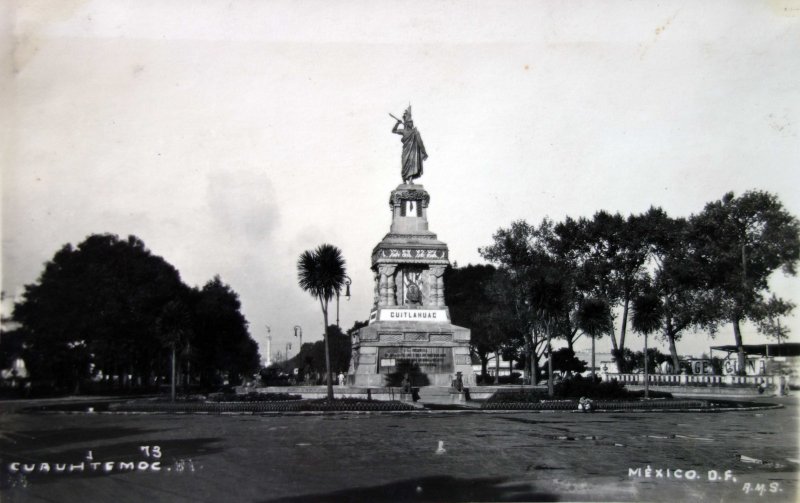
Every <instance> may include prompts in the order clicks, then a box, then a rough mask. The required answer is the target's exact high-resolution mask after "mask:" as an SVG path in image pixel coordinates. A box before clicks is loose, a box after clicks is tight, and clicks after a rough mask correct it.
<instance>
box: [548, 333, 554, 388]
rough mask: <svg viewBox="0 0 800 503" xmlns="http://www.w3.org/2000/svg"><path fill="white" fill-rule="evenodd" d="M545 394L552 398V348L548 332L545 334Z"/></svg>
mask: <svg viewBox="0 0 800 503" xmlns="http://www.w3.org/2000/svg"><path fill="white" fill-rule="evenodd" d="M547 394H548V395H549V396H550V398H552V397H553V346H551V345H550V331H549V330H548V332H547Z"/></svg>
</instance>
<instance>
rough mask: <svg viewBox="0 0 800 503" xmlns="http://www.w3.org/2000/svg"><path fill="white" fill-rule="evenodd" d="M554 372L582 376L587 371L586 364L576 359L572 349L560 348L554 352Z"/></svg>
mask: <svg viewBox="0 0 800 503" xmlns="http://www.w3.org/2000/svg"><path fill="white" fill-rule="evenodd" d="M553 370H557V371H560V372H574V373H576V374H581V373H583V372H585V371H586V362H585V361H583V360H581V359H579V358H578V357H576V356H575V351H573V350H571V349H570V348H560V349H558V350H556V351H554V352H553Z"/></svg>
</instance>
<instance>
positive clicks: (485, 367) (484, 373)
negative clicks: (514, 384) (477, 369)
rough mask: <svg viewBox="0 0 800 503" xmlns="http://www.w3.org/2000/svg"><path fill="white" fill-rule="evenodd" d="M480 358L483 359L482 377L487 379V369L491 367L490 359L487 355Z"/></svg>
mask: <svg viewBox="0 0 800 503" xmlns="http://www.w3.org/2000/svg"><path fill="white" fill-rule="evenodd" d="M478 357H479V358H480V359H481V376H482V377H483V378H485V377H486V375H487V373H488V369H487V367H488V366H489V358H487V357H486V356H485V355H479V356H478ZM484 384H485V383H484Z"/></svg>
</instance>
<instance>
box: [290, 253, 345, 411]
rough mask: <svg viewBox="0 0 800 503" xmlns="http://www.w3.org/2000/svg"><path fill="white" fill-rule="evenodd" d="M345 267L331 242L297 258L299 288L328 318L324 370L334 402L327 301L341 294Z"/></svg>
mask: <svg viewBox="0 0 800 503" xmlns="http://www.w3.org/2000/svg"><path fill="white" fill-rule="evenodd" d="M346 276H347V275H346V270H345V263H344V258H343V257H342V251H341V250H340V249H339V248H337V247H335V246H333V245H330V244H321V245H319V246H318V247H317V249H316V250H306V251H304V252H303V253H302V254H300V258H299V259H298V261H297V280H298V283H299V284H300V288H302V289H303V290H305V291H307V292H308V293H310V294H311V295H312V296H313V297H315V298H316V299H319V305H320V307H321V308H322V318H323V319H324V321H325V372H326V375H327V379H326V381H327V384H328V402H331V401H333V376H332V374H331V356H330V349H329V344H328V303H329V302H330V301H331V300H332V299H333V297H334V296H336V295H339V292H340V291H341V289H342V287H343V286H344V282H345V278H346Z"/></svg>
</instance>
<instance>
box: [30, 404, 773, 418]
mask: <svg viewBox="0 0 800 503" xmlns="http://www.w3.org/2000/svg"><path fill="white" fill-rule="evenodd" d="M784 407H785V406H784V405H783V404H765V405H758V406H754V407H746V408H744V407H719V408H711V407H708V408H701V409H697V408H693V409H658V408H654V409H596V410H594V411H592V412H583V411H580V410H558V409H549V410H547V409H528V410H526V409H506V410H503V409H488V410H484V409H477V408H475V409H452V410H442V409H438V410H431V409H414V410H363V411H356V410H349V411H343V410H332V411H318V410H315V411H236V412H215V411H95V412H88V411H82V410H21V411H20V412H21V413H28V414H31V413H33V414H61V415H87V416H94V415H128V416H146V415H170V414H177V415H197V416H270V417H271V416H325V415H331V416H333V415H354V416H368V415H384V414H387V415H398V414H407V415H415V414H429V415H436V414H442V415H447V414H558V413H563V414H587V415H591V414H594V413H604V414H610V413H614V414H619V413H624V414H628V413H636V414H641V413H644V414H647V413H655V412H668V413H680V412H701V413H718V412H750V411H758V410H773V409H782V408H784Z"/></svg>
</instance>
